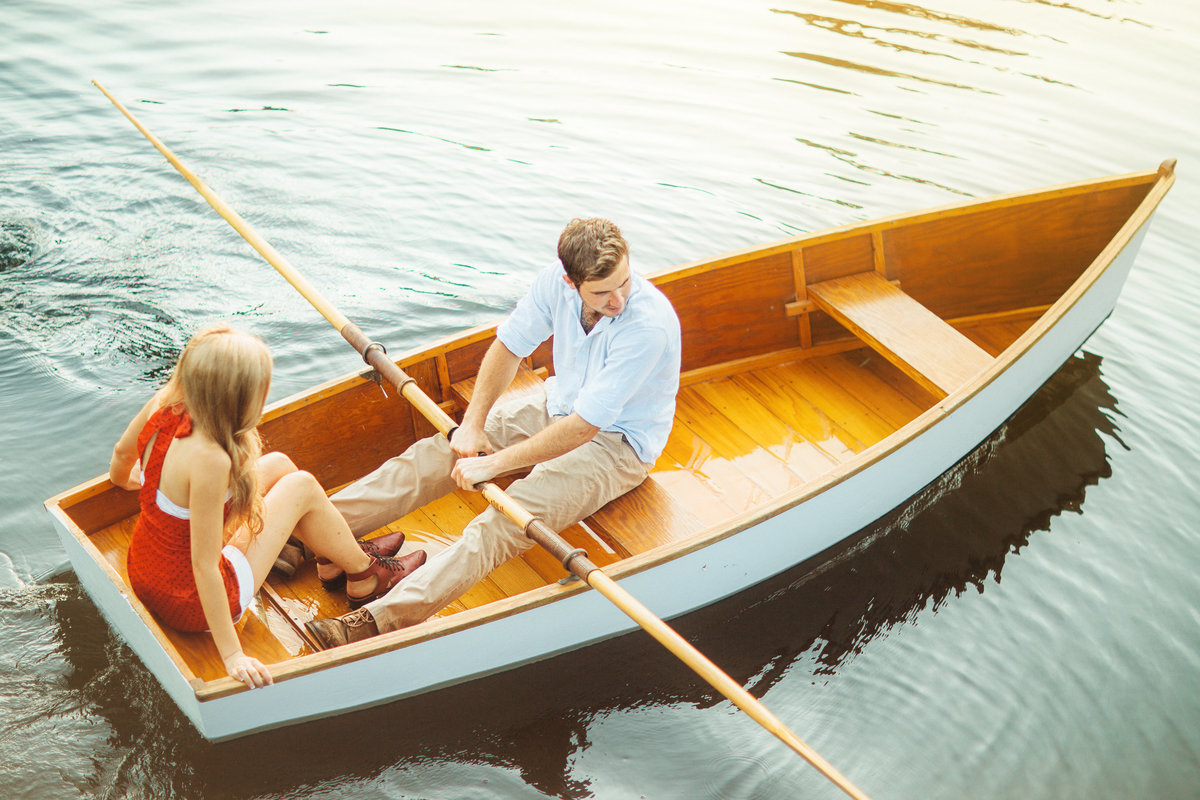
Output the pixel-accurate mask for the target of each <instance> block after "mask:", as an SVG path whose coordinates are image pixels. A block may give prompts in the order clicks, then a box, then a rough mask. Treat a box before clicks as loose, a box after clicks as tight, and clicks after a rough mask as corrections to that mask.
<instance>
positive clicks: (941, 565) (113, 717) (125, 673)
mask: <svg viewBox="0 0 1200 800" xmlns="http://www.w3.org/2000/svg"><path fill="white" fill-rule="evenodd" d="M1100 366H1101V358H1100V357H1099V356H1096V355H1093V354H1090V353H1086V352H1083V353H1081V354H1077V355H1075V356H1073V357H1072V358H1070V359H1069V360H1068V361H1067V362H1066V364H1064V366H1063V367H1062V368H1061V369H1059V370H1058V372H1057V373H1055V375H1054V376H1053V377H1052V378H1051V379H1050V380H1049V381H1048V382H1047V383H1046V384H1045V385H1044V386H1042V387H1041V389H1040V390H1038V392H1037V393H1036V394H1035V395H1034V396H1033V397H1032V398H1031V399H1030V400H1029V401H1028V402H1027V403H1025V405H1023V406H1022V407H1021V408H1020V410H1018V411H1017V413H1016V414H1014V415H1013V416H1012V417H1011V418H1010V419H1009V420H1008V421H1007V422H1006V423H1005V424H1004V425H1003V426H1002V427H1001V428H1000V429H999V430H997V431H996V432H995V433H994V434H993V435H992V436H991V437H989V438H988V439H987V440H986V441H985V442H984V443H982V444H981V445H980V446H979V447H978V448H976V449H975V450H974V451H973V452H972V453H971V454H970V455H969V456H968V457H967V458H965V459H964V460H963V461H962V462H960V463H959V464H958V465H956V467H955V468H954V469H952V470H951V471H949V472H948V473H947V474H946V475H944V476H942V477H941V478H940V479H939V480H937V481H935V482H934V483H933V484H931V485H930V486H928V487H926V489H925V490H923V491H922V492H920V493H919V494H918V495H917V496H916V497H914V498H913V499H912V500H911V501H910V502H908V503H906V504H905V505H904V506H902V507H901V508H900V509H898V510H897V511H895V512H893V513H892V514H890V515H888V516H887V517H885V518H883V519H881V520H880V521H878V522H877V523H876V524H874V525H872V526H871V527H869V528H868V529H866V530H864V531H861V532H860V533H859V534H857V535H856V536H854V537H852V538H851V539H849V540H847V541H846V542H845V543H844V544H843V545H842V546H840V547H838V548H836V549H834V550H831V551H827V552H825V553H822V554H821V555H820V556H818V557H816V558H813V559H810V560H809V561H808V562H806V563H804V564H801V565H799V566H797V567H795V568H793V569H791V570H788V571H787V572H786V573H783V574H781V575H779V576H777V577H775V578H773V579H771V580H769V581H767V582H765V583H763V584H760V585H759V586H756V587H755V588H753V589H751V590H748V591H746V592H743V593H741V594H739V595H737V596H735V597H732V598H730V599H727V600H725V601H722V602H719V603H717V604H715V605H713V606H710V607H708V608H705V609H703V610H701V611H699V612H696V613H694V614H690V615H688V616H686V617H683V618H680V619H677V620H676V621H675V623H676V626H677V628H678V629H679V630H680V631H681V633H683V634H684V635H685V636H687V637H688V638H689V639H691V640H692V641H693V642H694V643H696V644H697V645H698V646H699V647H700V648H702V649H703V650H704V651H705V652H706V653H708V654H709V655H710V656H711V657H712V658H713V660H714V661H715V662H716V663H717V664H719V665H720V666H721V667H722V668H724V669H725V670H726V671H727V672H729V674H730V675H732V676H733V677H734V678H735V679H736V680H738V681H740V682H742V683H743V684H747V683H749V682H751V681H753V685H752V686H750V687H749V688H750V689H751V691H752V692H753V693H755V694H756V695H760V696H761V695H762V694H763V693H765V692H766V691H767V690H768V689H769V688H770V687H771V686H772V685H773V684H774V683H776V682H777V681H779V680H780V679H781V677H782V676H783V675H784V674H785V673H786V672H787V671H788V670H789V668H790V667H792V666H793V665H794V664H795V662H796V660H797V659H798V658H799V657H801V656H804V655H805V654H808V653H810V652H811V653H815V654H816V659H817V664H818V666H817V673H818V674H821V673H824V674H826V675H833V674H835V673H836V672H837V670H838V668H839V665H841V664H843V663H844V662H845V661H846V659H847V658H849V657H851V656H852V655H853V654H855V653H857V652H859V651H861V650H862V648H863V647H864V645H865V644H866V643H867V642H869V641H870V640H871V639H873V638H875V637H878V636H881V635H886V633H887V632H888V631H889V630H891V629H892V628H893V627H895V626H897V625H901V624H903V623H905V622H906V621H910V620H912V619H914V617H915V616H916V614H917V613H918V612H920V611H921V610H923V609H927V608H931V607H932V608H938V607H941V606H943V605H944V604H946V603H948V602H953V599H954V598H955V597H957V596H958V595H960V594H962V593H963V592H966V591H968V590H972V591H980V592H982V591H985V590H986V587H987V586H988V585H989V584H990V583H991V582H992V581H998V580H999V578H1000V574H1001V572H1002V570H1003V567H1004V564H1005V560H1006V559H1007V558H1009V557H1010V555H1016V554H1018V553H1019V552H1020V550H1021V548H1022V547H1024V546H1025V545H1026V544H1027V543H1028V542H1029V540H1030V537H1031V536H1032V535H1033V534H1035V533H1036V532H1038V531H1048V530H1049V529H1050V527H1051V521H1052V520H1053V518H1054V517H1055V516H1057V515H1059V514H1061V513H1062V512H1063V511H1076V512H1078V511H1079V510H1080V508H1081V506H1082V503H1083V500H1084V494H1085V491H1086V489H1087V487H1088V486H1091V485H1094V484H1096V483H1097V482H1098V481H1099V480H1100V479H1101V478H1106V477H1108V476H1109V475H1110V468H1109V463H1108V460H1107V456H1106V447H1107V445H1108V442H1109V441H1116V442H1118V443H1119V442H1120V440H1119V438H1118V436H1117V426H1116V424H1115V420H1114V418H1115V416H1116V414H1117V413H1118V412H1117V409H1116V405H1117V404H1116V400H1115V399H1114V398H1113V396H1112V394H1111V393H1110V392H1109V389H1108V386H1107V385H1106V384H1105V382H1104V380H1103V378H1102V377H1101V374H1100ZM68 594H69V596H68V597H65V598H62V599H60V600H59V601H58V602H57V603H56V604H55V607H56V614H57V616H58V621H59V624H60V626H61V630H62V636H63V649H64V652H65V654H66V657H67V659H68V660H69V661H70V662H71V664H72V666H73V667H74V675H73V677H72V679H71V684H72V686H73V687H74V688H75V690H76V691H78V692H79V693H80V694H82V696H83V697H82V702H83V703H85V704H87V705H88V706H90V707H91V708H92V709H94V710H95V712H97V713H100V714H103V715H104V716H105V717H106V718H107V719H108V721H109V723H110V724H111V727H112V729H113V736H112V737H111V738H110V740H109V744H110V746H118V747H122V748H125V747H127V748H129V758H130V759H133V760H134V761H140V762H144V763H145V765H146V766H147V768H148V767H149V765H150V764H158V765H161V764H174V765H176V766H175V767H173V768H170V769H167V770H163V768H161V767H156V768H155V769H156V771H157V772H158V774H159V775H160V777H161V778H162V779H164V780H169V781H171V782H172V783H173V784H174V785H173V787H172V788H173V790H174V791H176V792H180V793H185V794H189V795H190V794H196V795H199V796H217V795H221V794H223V793H227V792H233V790H234V787H245V786H248V785H254V786H256V787H260V788H261V789H262V791H264V792H270V791H285V790H290V789H291V788H294V787H295V786H296V785H297V784H301V783H315V782H319V781H321V780H324V779H329V778H331V777H333V776H337V777H338V780H339V782H341V783H342V785H345V784H346V782H347V781H352V780H353V779H354V776H356V775H359V776H361V777H362V778H364V779H370V778H372V777H375V776H378V775H379V773H380V771H381V770H385V769H388V768H390V767H399V768H404V767H405V766H406V765H412V766H417V765H419V764H428V763H431V762H432V763H436V762H461V763H467V764H494V765H497V766H501V767H505V768H513V767H515V768H517V769H519V770H520V772H521V777H522V780H524V781H525V782H527V783H528V784H530V785H532V786H534V787H536V788H537V789H538V790H540V791H543V792H545V793H547V794H550V795H552V796H557V797H567V798H572V797H587V796H592V792H593V789H594V788H595V787H589V786H587V785H586V782H584V783H581V782H580V781H578V780H576V779H575V778H573V777H572V774H571V772H572V767H571V763H572V759H574V758H576V757H578V755H579V754H580V753H582V752H584V751H586V750H587V748H588V747H589V746H590V740H589V730H590V729H591V728H592V726H593V725H595V724H596V722H597V720H599V719H606V718H608V717H609V716H610V713H611V712H613V711H628V710H631V709H636V708H642V707H647V706H655V705H660V706H661V705H668V704H676V703H684V704H692V705H696V706H700V707H704V706H709V705H713V704H716V703H717V702H718V701H720V700H721V698H720V697H719V696H718V695H716V694H715V693H714V692H712V691H711V690H710V689H708V687H707V686H706V685H705V684H703V683H702V681H701V680H700V679H699V678H697V677H696V676H695V675H693V674H692V673H690V672H689V671H687V670H686V669H684V668H682V667H681V666H680V665H679V664H678V663H677V662H676V661H675V660H674V659H673V658H672V657H671V656H670V655H669V654H667V653H666V652H665V651H663V650H662V649H661V648H659V647H658V646H657V645H656V644H655V643H653V642H652V641H651V640H650V639H649V638H648V637H647V636H645V635H644V634H642V633H640V632H639V633H633V634H629V635H626V636H623V637H620V638H618V639H615V640H610V641H607V642H601V643H598V644H595V645H593V646H591V647H589V648H587V649H585V650H581V651H575V652H571V653H567V654H564V655H561V656H558V657H555V658H552V659H550V660H548V661H544V662H539V663H536V664H532V665H529V666H526V667H523V668H520V669H517V670H513V671H510V672H506V673H501V674H499V675H495V676H491V677H488V678H483V679H480V680H476V681H472V682H470V683H467V684H463V685H459V686H455V687H451V688H448V689H444V690H441V691H438V692H433V693H430V694H426V695H421V696H417V697H413V698H409V699H407V700H402V701H399V702H397V703H392V704H389V705H385V706H381V707H377V708H373V709H367V710H364V711H360V712H356V713H352V714H347V715H342V716H340V717H335V718H331V719H327V720H320V721H316V722H309V723H304V724H301V725H298V726H294V727H289V728H285V729H281V730H277V731H271V732H266V733H261V734H255V735H254V736H253V737H252V738H251V739H249V740H246V741H243V742H226V743H219V744H211V743H208V742H206V741H205V740H204V739H203V738H202V737H201V736H200V735H199V734H198V733H197V732H196V731H195V729H194V728H193V727H192V726H191V724H190V723H189V722H188V720H187V718H186V717H184V716H183V714H182V713H181V712H180V711H179V710H178V708H177V707H176V706H175V704H174V703H173V702H172V701H171V699H170V698H169V697H168V696H167V695H166V694H165V693H164V692H163V691H162V690H161V688H160V687H159V685H158V683H157V682H156V680H155V679H154V678H153V676H151V675H150V674H149V673H148V672H147V671H146V670H145V669H144V668H143V667H142V666H141V665H140V663H139V662H138V661H137V659H136V658H134V657H133V655H132V653H131V652H130V651H129V650H128V649H127V648H126V647H125V646H124V645H123V644H122V643H121V640H120V639H119V638H118V637H117V636H116V635H115V634H114V633H113V632H112V631H111V629H110V628H109V627H108V626H107V625H105V624H104V623H103V621H102V619H101V617H100V616H99V613H98V612H97V610H96V607H95V606H94V605H93V604H92V603H91V602H90V601H89V600H88V598H87V596H86V595H85V594H84V593H83V591H82V589H78V590H77V591H73V592H70V593H68ZM264 754H269V757H264ZM129 766H130V770H131V774H132V773H133V772H136V771H137V769H136V767H135V766H134V765H129ZM147 774H149V773H147Z"/></svg>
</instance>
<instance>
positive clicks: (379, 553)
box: [317, 531, 404, 592]
mask: <svg viewBox="0 0 1200 800" xmlns="http://www.w3.org/2000/svg"><path fill="white" fill-rule="evenodd" d="M403 544H404V531H399V532H398V533H389V534H388V535H386V536H379V537H376V538H374V539H365V540H364V539H360V540H359V542H358V546H359V547H361V548H362V551H363V552H364V553H366V554H367V555H369V556H371V557H372V558H391V557H392V556H394V555H396V553H399V552H400V548H401V546H403ZM332 563H333V562H332V561H330V560H329V559H328V558H321V557H320V556H317V566H321V565H326V564H332ZM318 577H320V576H319V575H318ZM321 585H322V586H324V587H325V589H326V590H327V591H330V592H332V591H335V590H337V589H340V588H342V587H343V586H345V585H346V573H345V572H339V573H338V574H337V575H334V576H333V577H332V578H321Z"/></svg>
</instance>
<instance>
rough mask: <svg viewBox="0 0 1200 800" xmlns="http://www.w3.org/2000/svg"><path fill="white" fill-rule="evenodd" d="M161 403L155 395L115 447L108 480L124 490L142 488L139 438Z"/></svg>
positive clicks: (109, 464)
mask: <svg viewBox="0 0 1200 800" xmlns="http://www.w3.org/2000/svg"><path fill="white" fill-rule="evenodd" d="M159 402H160V401H159V395H158V393H155V395H154V396H153V397H151V398H150V399H149V400H147V401H146V405H144V406H142V410H141V411H139V412H138V413H137V415H136V416H135V417H134V418H133V419H132V420H131V421H130V423H129V425H128V426H127V427H126V428H125V432H124V433H122V434H121V438H120V439H118V440H117V443H116V445H115V446H113V455H112V461H110V462H109V463H108V479H109V480H110V481H112V482H113V484H114V485H116V486H120V487H121V488H122V489H129V490H131V491H137V489H138V487H139V486H141V481H139V480H138V477H139V476H140V473H141V469H140V468H139V465H138V461H139V460H140V459H141V457H142V454H141V453H139V452H138V451H137V441H138V436H139V435H141V432H142V428H144V427H146V420H148V419H150V415H151V414H153V413H154V412H155V411H157V410H158V409H159Z"/></svg>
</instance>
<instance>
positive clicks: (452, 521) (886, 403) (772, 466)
mask: <svg viewBox="0 0 1200 800" xmlns="http://www.w3.org/2000/svg"><path fill="white" fill-rule="evenodd" d="M884 283H885V284H886V282H884ZM832 288H833V287H831V292H829V293H826V294H832ZM872 288H873V289H875V290H880V291H886V290H882V289H881V287H878V286H874V287H872ZM814 300H815V302H817V303H821V302H823V301H822V299H820V298H814ZM835 301H836V300H835ZM835 301H834V302H835ZM939 322H940V320H939ZM1032 322H1033V319H1032V318H1030V319H1024V320H1004V321H990V322H987V323H981V324H977V325H975V326H973V327H967V328H961V329H960V330H959V331H958V333H957V334H956V333H955V332H954V330H953V329H949V326H946V327H947V329H949V331H950V334H954V336H957V338H958V339H961V342H954V343H953V346H955V347H957V348H959V351H965V352H966V353H968V354H969V356H968V357H970V358H974V359H975V361H974V362H973V363H975V364H978V363H980V362H979V359H980V358H983V357H984V354H986V357H992V356H995V355H997V354H999V353H1000V352H1001V351H1002V350H1003V349H1004V348H1006V347H1007V346H1008V345H1009V344H1011V343H1012V342H1013V341H1014V340H1015V339H1016V338H1017V337H1018V336H1020V335H1021V333H1023V332H1024V331H1025V330H1026V329H1027V328H1028V327H1029V325H1030V324H1031V323H1032ZM943 324H944V323H943ZM958 334H961V335H958ZM864 340H865V337H864ZM976 351H977V352H976ZM892 362H893V359H890V358H889V357H887V356H886V355H885V354H881V352H877V350H876V349H871V348H868V347H864V346H863V342H862V341H856V342H853V343H851V344H848V345H847V346H846V347H844V348H840V349H839V348H832V349H829V350H825V351H822V352H820V353H816V352H814V353H811V354H797V353H796V352H794V351H793V352H789V353H780V354H776V355H775V356H773V357H767V358H762V359H755V360H752V361H748V362H747V361H741V362H736V363H730V364H728V365H722V366H719V367H717V368H713V367H708V368H705V369H704V370H703V371H697V373H695V374H690V375H685V376H684V380H683V386H682V388H681V390H680V392H679V396H678V402H677V408H676V412H675V424H674V428H673V430H672V433H671V436H670V439H669V441H668V442H667V445H666V449H665V450H664V452H663V454H662V456H661V457H660V458H659V459H658V461H657V463H656V464H655V465H654V468H653V470H652V472H651V474H650V477H649V478H648V479H647V480H646V481H645V483H643V484H642V485H641V486H639V487H638V488H637V489H635V490H633V491H632V492H630V493H628V494H627V495H625V496H623V497H620V498H618V499H616V500H614V501H613V502H611V503H609V504H608V505H607V506H605V507H604V508H602V509H601V510H600V511H598V512H597V513H595V514H593V515H592V516H590V517H588V518H586V519H584V520H583V521H581V522H580V523H578V524H576V525H573V526H571V527H570V528H568V529H567V530H565V531H562V535H563V536H564V538H565V539H566V540H567V541H568V542H570V543H571V544H572V546H574V547H581V548H584V549H585V550H586V551H587V553H588V556H589V558H590V559H591V560H592V561H593V562H595V563H596V564H597V565H598V566H600V567H602V568H603V567H605V566H606V565H609V564H612V563H614V562H617V561H619V560H621V559H624V558H627V557H629V556H632V555H637V554H640V553H645V552H647V551H649V550H653V549H654V548H656V547H659V546H661V545H665V544H669V543H671V542H674V541H677V540H679V539H681V538H683V537H687V536H690V535H692V534H695V533H697V532H699V531H701V530H704V529H706V528H709V527H711V526H714V525H719V524H721V523H722V522H723V521H727V520H729V519H730V518H732V517H733V516H735V515H737V514H740V513H743V512H746V511H748V510H752V509H754V508H755V507H757V506H760V505H763V504H765V503H768V502H770V501H771V500H772V499H773V498H776V497H778V496H779V495H781V494H782V493H784V492H787V491H790V490H793V489H796V488H797V487H800V486H804V485H805V484H808V483H810V482H813V481H817V480H820V479H821V478H822V476H824V475H826V474H827V473H828V472H829V471H830V470H831V469H834V468H836V467H837V466H838V465H840V464H843V463H845V462H846V461H848V460H850V459H852V458H854V457H855V456H856V454H858V453H860V452H861V451H863V450H865V449H866V448H868V447H871V446H872V445H874V444H876V443H878V442H880V441H882V440H883V439H885V438H886V437H887V436H889V435H890V434H892V433H893V432H895V431H897V430H898V429H900V428H901V427H903V426H904V425H905V424H907V423H908V422H909V421H911V420H912V419H914V418H915V417H917V416H918V415H920V414H921V413H923V412H924V411H926V410H927V409H928V408H930V407H931V406H933V405H934V404H936V403H937V402H938V400H939V399H940V398H941V396H942V395H943V393H942V392H939V391H936V387H934V388H931V387H930V386H928V385H926V382H924V381H918V380H916V379H914V378H913V377H911V376H910V375H909V374H907V371H906V370H905V369H902V368H901V367H899V366H897V365H895V364H893V363H892ZM538 380H540V378H539V377H538V376H537V375H536V374H534V373H533V372H532V371H530V370H524V369H523V370H522V372H521V375H520V376H519V378H518V380H517V381H515V382H514V385H513V389H512V391H525V390H527V389H528V387H529V386H530V385H532V384H535V383H536V382H537V381H538ZM471 388H472V387H471V386H470V385H469V384H468V385H456V387H455V390H456V394H457V395H458V397H459V399H460V400H466V399H467V398H469V395H470V390H471ZM943 388H944V387H943ZM508 480H512V478H509V479H508ZM498 482H499V483H500V484H501V486H505V485H507V484H506V482H505V480H503V479H502V480H500V481H498ZM331 489H336V487H331ZM486 506H487V502H486V501H485V500H484V499H483V497H482V495H480V494H478V493H476V492H466V491H456V492H454V493H452V494H450V495H447V496H445V497H443V498H441V499H439V500H436V501H434V502H432V503H430V504H428V505H426V506H424V507H423V508H421V509H419V510H417V511H414V512H412V513H411V514H408V515H407V516H405V517H402V518H401V519H397V520H394V521H393V522H391V523H390V524H389V525H387V526H385V527H384V528H381V529H379V530H378V531H375V532H374V533H372V534H370V536H375V535H381V534H383V533H386V532H392V531H397V530H400V531H404V533H405V534H406V537H407V541H406V544H405V551H404V552H408V551H409V550H411V549H413V548H424V549H426V550H428V551H431V554H432V551H436V550H437V549H440V548H442V547H445V546H446V545H448V544H449V543H450V542H452V541H453V540H454V539H455V538H456V537H457V536H458V535H459V532H460V531H461V530H462V529H463V527H464V526H465V525H466V524H467V523H468V522H469V521H470V520H471V519H472V518H473V517H474V516H475V515H477V514H479V513H480V512H481V511H483V510H484V509H485V508H486ZM134 521H135V518H132V517H131V518H129V519H126V520H123V521H121V522H118V523H116V524H114V525H111V526H109V527H107V528H105V529H103V530H102V531H99V532H97V533H96V534H94V535H93V542H94V543H95V545H96V546H97V547H98V548H99V549H100V551H101V552H102V554H103V555H104V556H105V558H106V559H107V560H108V561H109V562H110V563H111V564H112V566H113V567H114V568H115V569H116V570H117V571H118V572H119V573H120V574H121V576H122V577H123V578H126V580H127V578H128V576H127V573H126V568H125V552H126V550H127V548H128V543H129V537H130V534H131V532H132V530H133V525H134ZM565 575H566V573H565V572H564V570H563V567H562V565H561V564H559V563H558V561H557V560H555V559H554V558H553V557H552V556H550V555H549V554H548V553H546V552H544V551H542V550H541V549H540V548H538V547H533V548H531V549H530V550H528V551H527V552H526V553H525V554H524V555H522V556H520V557H518V558H514V559H512V560H510V561H509V562H507V563H505V564H503V565H501V566H499V567H498V568H496V569H495V570H494V571H493V572H492V573H490V574H489V575H488V576H487V577H486V578H485V579H484V580H482V581H481V582H480V583H478V584H477V585H476V586H475V587H473V588H472V589H471V590H470V591H468V592H467V593H466V594H465V595H463V596H462V597H460V598H459V599H458V600H456V601H455V602H454V603H452V604H451V605H450V606H448V607H447V608H445V609H443V610H442V611H441V612H439V615H440V616H446V615H451V614H455V613H458V612H461V611H462V610H464V609H468V608H473V607H477V606H480V605H483V604H486V603H489V602H492V601H494V600H497V599H501V598H506V597H510V596H513V595H517V594H520V593H522V592H526V591H529V590H531V589H535V588H538V587H541V586H545V585H547V584H551V583H553V582H555V581H559V580H560V579H562V578H564V577H565ZM348 610H349V607H348V605H347V603H346V598H345V594H344V592H328V591H326V590H325V589H323V588H322V586H321V584H320V582H319V580H318V579H317V575H316V568H315V565H314V564H313V562H312V561H311V560H309V561H307V562H305V563H304V564H302V565H301V568H300V569H299V570H298V571H297V573H296V575H295V576H294V577H293V578H291V579H287V580H283V579H277V578H275V577H272V578H270V579H269V580H268V583H267V584H266V585H265V586H264V589H263V591H262V592H261V593H260V595H259V597H258V598H257V600H256V602H255V603H254V604H253V605H252V606H251V610H250V612H248V613H247V614H246V615H245V616H244V618H243V620H242V621H241V622H240V623H239V633H240V635H241V638H242V642H243V645H244V647H245V648H246V650H247V652H249V653H251V654H253V655H255V656H257V657H258V658H259V659H261V660H262V661H263V662H264V663H278V662H281V661H285V660H288V659H290V658H292V657H294V656H297V655H301V654H305V653H309V652H312V651H313V650H314V649H315V648H314V646H313V644H312V643H311V642H310V641H308V640H307V639H306V633H305V631H304V625H303V623H304V622H305V621H306V620H309V619H312V618H314V617H328V616H336V615H339V614H343V613H345V612H347V611H348ZM167 635H168V636H169V637H170V638H171V639H172V641H173V642H174V643H175V644H176V646H177V647H178V649H179V651H180V652H181V654H182V655H183V657H184V659H185V660H186V661H187V662H188V665H189V667H190V668H191V669H192V671H193V673H194V676H195V677H196V678H198V679H200V680H211V679H213V678H217V677H221V676H222V675H223V674H224V668H223V666H222V664H221V661H220V658H219V657H218V656H217V653H216V649H215V647H214V646H213V644H212V639H211V637H210V636H208V635H207V634H181V633H175V632H168V633H167Z"/></svg>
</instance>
